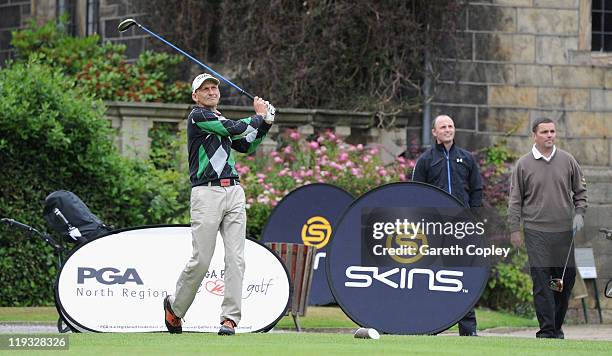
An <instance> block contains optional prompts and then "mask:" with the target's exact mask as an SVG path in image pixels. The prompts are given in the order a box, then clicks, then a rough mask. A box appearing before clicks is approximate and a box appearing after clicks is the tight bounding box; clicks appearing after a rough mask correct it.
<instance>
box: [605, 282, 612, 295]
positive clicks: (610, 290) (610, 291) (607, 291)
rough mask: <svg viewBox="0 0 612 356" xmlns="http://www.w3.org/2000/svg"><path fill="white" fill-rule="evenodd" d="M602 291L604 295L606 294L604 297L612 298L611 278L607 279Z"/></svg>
mask: <svg viewBox="0 0 612 356" xmlns="http://www.w3.org/2000/svg"><path fill="white" fill-rule="evenodd" d="M604 291H605V293H604V295H605V296H606V298H612V279H611V280H609V281H608V283H606V289H605V290H604Z"/></svg>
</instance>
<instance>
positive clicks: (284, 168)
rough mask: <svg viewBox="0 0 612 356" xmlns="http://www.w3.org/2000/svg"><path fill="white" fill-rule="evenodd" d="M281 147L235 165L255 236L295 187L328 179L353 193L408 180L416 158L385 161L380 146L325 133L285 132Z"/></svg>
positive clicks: (323, 181) (239, 160)
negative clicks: (268, 153) (364, 144)
mask: <svg viewBox="0 0 612 356" xmlns="http://www.w3.org/2000/svg"><path fill="white" fill-rule="evenodd" d="M278 140H279V143H280V148H279V149H278V150H276V151H273V152H272V153H271V154H270V155H266V156H263V155H259V156H242V157H238V160H237V162H238V163H237V164H236V169H237V170H238V173H239V175H240V177H241V181H242V182H244V183H243V185H244V186H245V188H246V196H247V207H248V208H249V210H248V211H249V213H248V214H249V216H248V227H247V230H248V231H249V234H250V235H252V236H259V235H260V234H261V229H262V228H263V225H264V224H265V221H266V219H267V218H268V216H269V214H270V212H271V211H272V209H273V208H274V206H275V205H276V204H277V203H278V202H279V201H280V200H281V199H282V198H283V197H284V196H285V195H287V194H288V193H289V192H290V191H292V190H293V189H295V188H297V187H299V186H302V185H306V184H310V183H317V182H322V183H331V184H334V185H337V186H339V187H341V188H343V189H345V190H346V191H348V192H349V193H351V194H353V195H354V196H359V195H361V194H363V193H365V192H367V191H368V190H370V189H372V188H374V187H376V186H379V185H381V184H385V183H391V182H399V181H404V180H406V177H407V176H408V175H409V174H410V173H411V170H412V168H413V167H414V163H415V161H414V160H406V159H404V158H403V157H398V158H397V161H396V162H393V163H391V164H388V165H385V164H383V162H382V161H381V159H380V157H379V149H380V148H379V147H377V146H376V145H372V146H371V147H369V148H366V147H364V146H363V145H362V144H358V145H351V144H348V143H346V142H344V141H343V140H342V139H340V138H338V137H337V136H336V135H335V134H334V133H333V132H331V131H326V132H324V133H322V134H320V135H319V136H314V137H303V136H302V135H300V133H298V132H297V131H295V130H287V131H286V132H284V133H283V134H282V135H279V137H278Z"/></svg>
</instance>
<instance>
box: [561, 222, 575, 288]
mask: <svg viewBox="0 0 612 356" xmlns="http://www.w3.org/2000/svg"><path fill="white" fill-rule="evenodd" d="M574 236H576V230H574V231H572V242H570V247H569V251H567V258H565V265H564V266H563V274H562V275H561V280H563V278H565V270H566V269H567V263H568V262H569V258H570V255H571V254H572V246H574Z"/></svg>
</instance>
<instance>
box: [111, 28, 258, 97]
mask: <svg viewBox="0 0 612 356" xmlns="http://www.w3.org/2000/svg"><path fill="white" fill-rule="evenodd" d="M134 25H136V26H138V27H140V28H141V29H143V30H144V31H145V32H147V33H148V34H150V35H151V36H153V37H155V38H157V39H158V40H160V41H162V42H163V43H165V44H167V45H168V46H170V47H172V48H174V49H175V50H177V51H178V52H180V53H181V54H183V55H185V56H186V57H187V58H189V59H191V60H192V61H194V62H195V63H197V64H199V65H200V66H202V67H204V68H206V70H208V71H209V72H210V73H211V74H213V75H214V76H216V77H217V78H219V79H221V80H223V81H224V82H226V83H227V84H229V85H231V86H232V87H234V89H236V90H238V91H239V92H240V94H242V95H244V96H246V97H247V98H249V99H251V100H253V99H254V97H253V95H251V94H249V93H248V92H247V91H245V90H243V89H242V88H240V87H239V86H237V85H236V84H234V83H232V82H231V81H229V80H228V79H226V78H225V77H224V76H222V75H221V74H219V73H217V72H216V71H215V70H214V69H212V68H210V67H209V66H207V65H206V64H204V63H202V62H200V61H199V60H197V59H196V58H194V57H193V56H192V55H190V54H189V53H187V52H185V51H183V50H182V49H180V48H178V47H176V46H175V45H173V44H172V43H170V42H168V41H166V40H165V39H164V38H162V37H161V36H159V35H157V34H156V33H155V32H153V31H151V30H149V29H148V28H146V27H144V26H143V25H141V24H139V23H138V22H137V21H136V20H134V19H125V20H123V21H121V23H120V24H119V26H117V29H118V30H119V32H125V31H126V30H127V29H128V28H130V27H132V26H134Z"/></svg>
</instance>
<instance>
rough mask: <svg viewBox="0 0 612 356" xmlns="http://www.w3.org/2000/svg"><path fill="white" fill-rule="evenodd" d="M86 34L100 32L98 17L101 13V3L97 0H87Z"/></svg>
mask: <svg viewBox="0 0 612 356" xmlns="http://www.w3.org/2000/svg"><path fill="white" fill-rule="evenodd" d="M86 13H87V15H86V17H87V19H86V23H87V25H86V27H85V36H90V35H93V34H94V33H97V32H98V17H99V13H100V3H99V2H98V1H97V0H87V9H86Z"/></svg>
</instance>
